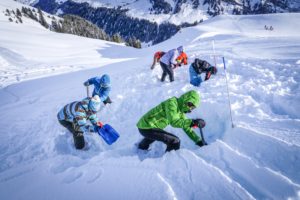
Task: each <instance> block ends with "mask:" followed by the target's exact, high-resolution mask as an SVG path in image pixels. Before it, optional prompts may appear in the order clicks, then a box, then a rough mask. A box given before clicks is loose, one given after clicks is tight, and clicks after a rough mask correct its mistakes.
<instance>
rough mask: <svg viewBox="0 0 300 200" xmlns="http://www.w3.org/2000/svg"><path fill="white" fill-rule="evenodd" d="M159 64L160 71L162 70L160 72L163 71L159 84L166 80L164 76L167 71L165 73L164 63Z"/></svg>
mask: <svg viewBox="0 0 300 200" xmlns="http://www.w3.org/2000/svg"><path fill="white" fill-rule="evenodd" d="M159 64H160V66H161V69H162V71H163V73H162V76H161V79H160V80H161V82H164V81H165V79H166V76H167V71H166V64H164V63H162V62H160V63H159Z"/></svg>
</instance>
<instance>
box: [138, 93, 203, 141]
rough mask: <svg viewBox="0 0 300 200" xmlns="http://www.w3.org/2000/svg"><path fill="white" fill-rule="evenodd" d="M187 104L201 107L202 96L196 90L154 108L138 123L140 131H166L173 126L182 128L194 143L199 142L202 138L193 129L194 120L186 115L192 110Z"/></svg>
mask: <svg viewBox="0 0 300 200" xmlns="http://www.w3.org/2000/svg"><path fill="white" fill-rule="evenodd" d="M187 102H191V103H193V104H194V105H195V106H196V107H198V106H199V104H200V96H199V95H198V93H197V92H196V91H195V90H191V91H189V92H186V93H184V94H183V95H181V96H180V97H179V98H176V97H172V98H170V99H167V100H166V101H163V102H162V103H160V104H159V105H158V106H156V107H154V108H152V109H151V110H150V111H149V112H147V113H146V114H145V115H144V116H143V117H142V118H141V119H140V120H139V121H138V123H137V127H138V128H139V129H153V128H158V129H164V128H166V127H167V126H168V125H171V126H172V127H175V128H182V129H183V130H184V132H185V133H186V134H187V135H188V136H189V137H190V138H191V139H192V140H193V141H194V142H198V141H200V140H201V138H199V136H198V135H197V134H196V133H195V132H194V131H193V129H192V128H191V123H192V120H191V119H188V118H187V117H186V116H185V114H184V113H185V112H186V111H188V110H189V109H190V108H189V107H188V106H187Z"/></svg>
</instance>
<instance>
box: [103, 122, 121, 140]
mask: <svg viewBox="0 0 300 200" xmlns="http://www.w3.org/2000/svg"><path fill="white" fill-rule="evenodd" d="M98 134H99V135H100V136H101V137H102V138H103V139H104V141H105V142H106V143H107V144H109V145H111V144H112V143H114V142H115V141H117V139H118V138H119V137H120V135H119V133H118V132H117V131H116V130H115V129H113V127H111V126H110V125H109V124H105V125H104V126H103V127H102V128H99V129H98Z"/></svg>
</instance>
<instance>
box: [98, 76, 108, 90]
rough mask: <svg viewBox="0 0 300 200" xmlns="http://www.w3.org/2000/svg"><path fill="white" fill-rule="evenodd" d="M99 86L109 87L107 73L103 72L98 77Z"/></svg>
mask: <svg viewBox="0 0 300 200" xmlns="http://www.w3.org/2000/svg"><path fill="white" fill-rule="evenodd" d="M100 87H104V88H107V87H110V77H109V76H108V75H107V74H104V75H103V76H102V77H101V79H100Z"/></svg>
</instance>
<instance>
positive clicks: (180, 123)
mask: <svg viewBox="0 0 300 200" xmlns="http://www.w3.org/2000/svg"><path fill="white" fill-rule="evenodd" d="M165 112H166V115H167V118H168V120H169V122H170V125H171V126H172V127H175V128H182V129H183V130H184V132H185V133H186V134H187V135H188V136H189V138H190V139H191V140H193V141H194V142H195V143H197V142H198V141H199V140H200V138H199V136H198V135H197V134H196V133H195V132H194V131H193V129H192V128H191V124H192V121H193V120H191V119H187V118H186V116H185V115H184V114H183V113H180V112H178V103H177V100H176V99H174V100H173V99H172V100H170V102H168V104H167V105H166V106H165Z"/></svg>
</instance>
